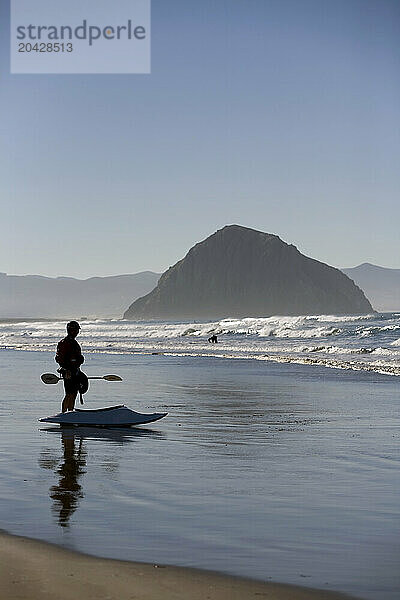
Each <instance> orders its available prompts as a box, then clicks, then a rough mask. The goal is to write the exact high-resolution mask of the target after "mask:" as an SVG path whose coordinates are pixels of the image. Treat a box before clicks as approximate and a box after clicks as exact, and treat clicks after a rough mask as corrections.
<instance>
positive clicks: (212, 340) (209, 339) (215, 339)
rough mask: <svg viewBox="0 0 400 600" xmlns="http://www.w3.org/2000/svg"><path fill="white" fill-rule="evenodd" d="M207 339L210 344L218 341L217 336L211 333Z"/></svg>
mask: <svg viewBox="0 0 400 600" xmlns="http://www.w3.org/2000/svg"><path fill="white" fill-rule="evenodd" d="M208 341H209V342H210V344H216V343H217V342H218V338H217V336H216V335H215V334H214V335H212V336H211V337H209V338H208Z"/></svg>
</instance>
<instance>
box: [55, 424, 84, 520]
mask: <svg viewBox="0 0 400 600" xmlns="http://www.w3.org/2000/svg"><path fill="white" fill-rule="evenodd" d="M61 436H62V437H61V439H62V445H63V448H64V461H63V463H62V464H61V465H60V467H59V468H58V469H57V473H58V474H59V475H60V481H59V483H58V485H54V486H53V487H51V488H50V497H51V498H52V499H53V500H54V511H55V512H56V513H57V514H58V523H59V525H61V527H68V525H69V519H70V517H71V515H72V514H73V513H74V512H75V511H76V509H77V507H78V501H79V498H83V492H82V487H81V486H80V485H79V483H78V478H79V477H80V476H81V475H83V473H85V470H84V467H85V466H86V460H85V452H84V451H83V450H82V441H83V440H82V438H80V440H79V446H78V449H77V451H76V449H75V436H74V434H73V433H72V432H63V433H62V434H61Z"/></svg>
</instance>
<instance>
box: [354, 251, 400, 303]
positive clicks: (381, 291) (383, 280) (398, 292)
mask: <svg viewBox="0 0 400 600" xmlns="http://www.w3.org/2000/svg"><path fill="white" fill-rule="evenodd" d="M342 271H343V273H345V274H346V275H347V276H348V277H350V279H352V280H353V281H354V282H355V283H356V285H359V286H360V287H361V288H362V289H363V290H365V293H366V294H367V296H368V298H371V301H372V303H373V305H374V307H375V308H376V309H377V310H379V311H382V312H385V311H388V312H392V311H393V312H394V311H398V310H400V269H387V268H385V267H378V266H377V265H371V264H370V263H363V264H362V265H359V266H358V267H353V268H352V269H342Z"/></svg>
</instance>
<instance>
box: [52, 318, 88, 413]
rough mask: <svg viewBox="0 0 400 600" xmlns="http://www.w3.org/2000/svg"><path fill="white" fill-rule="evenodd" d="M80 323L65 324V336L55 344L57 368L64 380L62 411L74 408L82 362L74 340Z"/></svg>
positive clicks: (78, 346) (79, 348) (80, 352)
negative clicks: (58, 367)
mask: <svg viewBox="0 0 400 600" xmlns="http://www.w3.org/2000/svg"><path fill="white" fill-rule="evenodd" d="M79 330H80V325H79V323H77V322H76V321H70V322H69V323H68V324H67V334H68V335H67V337H65V338H64V339H62V340H60V341H59V342H58V344H57V354H56V362H58V364H59V365H60V369H59V370H58V371H59V373H61V377H62V378H63V380H64V389H65V396H64V399H63V402H62V412H63V413H64V412H66V411H67V410H74V408H75V400H76V396H77V394H78V391H79V376H80V370H79V367H80V366H81V364H82V363H83V362H84V360H85V359H84V358H83V356H82V351H81V347H80V345H79V344H78V342H77V341H76V339H75V338H76V336H77V335H78V333H79Z"/></svg>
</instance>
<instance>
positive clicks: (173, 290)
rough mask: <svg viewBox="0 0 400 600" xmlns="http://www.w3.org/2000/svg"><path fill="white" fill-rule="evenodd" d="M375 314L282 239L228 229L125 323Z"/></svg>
mask: <svg viewBox="0 0 400 600" xmlns="http://www.w3.org/2000/svg"><path fill="white" fill-rule="evenodd" d="M370 312H373V309H372V306H371V304H370V303H369V301H368V300H367V299H366V297H365V296H364V293H363V292H362V291H361V290H360V289H359V288H358V287H357V286H356V285H355V284H354V283H353V281H351V280H350V279H349V278H348V277H347V276H346V275H344V274H343V273H342V272H341V271H339V270H338V269H335V268H333V267H329V266H328V265H326V264H324V263H321V262H319V261H317V260H313V259H312V258H308V257H306V256H304V255H303V254H301V253H300V252H299V251H298V250H297V248H295V246H292V245H289V244H286V243H285V242H283V241H282V240H281V239H280V238H279V237H278V236H276V235H271V234H267V233H262V232H261V231H255V230H254V229H248V228H247V227H240V226H239V225H228V226H227V227H224V228H223V229H220V230H219V231H217V232H216V233H214V234H213V235H211V236H210V237H208V238H207V239H206V240H204V241H203V242H200V243H199V244H196V245H195V246H194V247H193V248H192V249H191V250H189V252H188V254H187V255H186V256H185V258H183V259H182V260H180V261H179V262H178V263H176V265H174V266H173V267H171V268H169V269H168V271H166V272H165V273H164V274H163V275H162V276H161V278H160V280H159V282H158V285H157V287H156V288H155V289H154V290H153V291H152V292H150V293H149V294H147V295H146V296H144V297H143V298H139V299H138V300H136V301H135V302H134V303H133V304H132V305H131V306H130V307H129V309H128V310H127V311H126V313H125V315H124V318H126V319H175V320H185V319H217V318H223V317H244V316H253V317H257V316H259V317H265V316H270V315H277V314H279V315H307V314H358V313H370Z"/></svg>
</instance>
